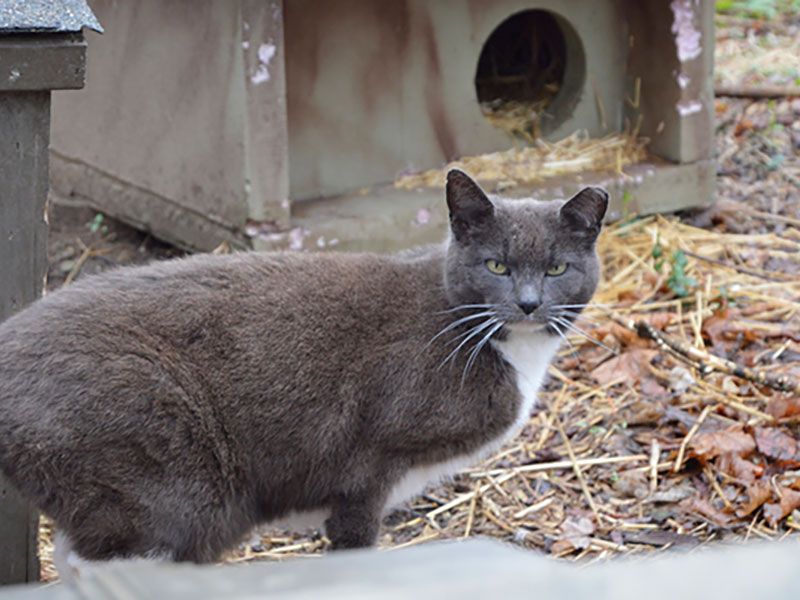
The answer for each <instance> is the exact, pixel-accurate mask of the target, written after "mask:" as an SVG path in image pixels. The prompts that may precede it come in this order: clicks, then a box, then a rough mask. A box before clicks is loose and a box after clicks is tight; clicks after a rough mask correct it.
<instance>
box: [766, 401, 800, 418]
mask: <svg viewBox="0 0 800 600" xmlns="http://www.w3.org/2000/svg"><path fill="white" fill-rule="evenodd" d="M766 413H767V414H769V415H772V416H773V417H775V418H776V419H783V418H785V417H793V416H795V415H800V397H798V396H793V397H791V398H784V397H780V396H779V397H777V398H773V399H772V400H770V401H769V404H767V409H766Z"/></svg>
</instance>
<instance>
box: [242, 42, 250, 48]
mask: <svg viewBox="0 0 800 600" xmlns="http://www.w3.org/2000/svg"><path fill="white" fill-rule="evenodd" d="M249 47H250V42H249V41H248V40H245V41H243V42H242V48H244V49H245V50H247V49H248V48H249Z"/></svg>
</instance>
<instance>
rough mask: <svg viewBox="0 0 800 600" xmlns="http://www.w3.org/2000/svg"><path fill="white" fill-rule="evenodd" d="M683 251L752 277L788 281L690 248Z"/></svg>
mask: <svg viewBox="0 0 800 600" xmlns="http://www.w3.org/2000/svg"><path fill="white" fill-rule="evenodd" d="M683 253H684V254H685V255H686V256H691V257H692V258H696V259H697V260H702V261H703V262H707V263H710V264H712V265H717V266H718V267H725V268H727V269H733V270H734V271H738V272H739V273H741V274H742V275H750V276H751V277H758V278H759V279H765V280H766V281H775V282H778V281H786V280H785V279H778V278H776V277H775V276H774V274H772V273H769V274H767V273H764V272H760V271H756V270H754V269H748V268H746V267H740V266H739V265H732V264H730V263H726V262H725V261H722V260H717V259H716V258H711V257H708V256H703V255H702V254H697V253H696V252H691V251H689V250H684V251H683Z"/></svg>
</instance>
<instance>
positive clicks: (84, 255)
mask: <svg viewBox="0 0 800 600" xmlns="http://www.w3.org/2000/svg"><path fill="white" fill-rule="evenodd" d="M93 253H94V250H93V249H92V247H91V246H85V247H84V249H83V252H81V255H80V257H79V258H78V260H77V261H76V262H75V264H74V265H73V267H72V269H71V270H70V272H69V274H68V275H67V277H66V279H64V285H65V286H66V285H69V284H70V283H72V282H73V280H74V279H75V278H76V277H77V276H78V274H79V273H80V272H81V269H82V268H83V265H85V264H86V261H87V260H89V258H91V256H92V254H93Z"/></svg>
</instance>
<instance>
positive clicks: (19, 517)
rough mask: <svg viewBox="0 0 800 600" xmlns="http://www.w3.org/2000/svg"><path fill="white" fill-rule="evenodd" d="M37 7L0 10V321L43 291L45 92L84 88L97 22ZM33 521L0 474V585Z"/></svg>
mask: <svg viewBox="0 0 800 600" xmlns="http://www.w3.org/2000/svg"><path fill="white" fill-rule="evenodd" d="M37 5H38V8H37ZM41 8H42V5H41V3H36V4H34V3H30V4H27V3H17V4H14V3H12V6H11V7H9V8H8V9H6V10H4V11H2V12H0V321H2V320H3V319H6V318H7V317H9V316H11V315H12V314H14V313H15V312H17V311H18V310H20V309H21V308H22V307H24V306H25V305H26V304H28V303H30V302H33V301H34V300H36V299H37V298H38V297H39V296H41V294H42V291H43V289H44V284H45V278H46V276H47V214H46V213H47V189H48V168H47V167H48V149H49V142H50V91H51V90H53V89H76V88H81V87H83V83H84V65H85V56H86V43H85V42H84V39H83V35H82V34H81V33H80V31H81V29H82V28H83V27H84V26H85V25H88V26H90V27H99V26H98V25H97V23H96V21H93V16H91V11H88V7H86V5H85V3H84V2H83V0H80V1H76V0H58V1H56V2H53V3H52V6H50V7H49V8H50V9H52V10H49V11H44V10H41ZM83 17H86V18H88V17H91V19H90V20H88V21H87V20H83ZM51 19H53V20H54V21H53V22H51V21H50V20H51ZM39 30H46V32H39ZM0 418H2V415H0ZM38 523H39V519H38V515H37V514H36V512H35V511H34V510H32V509H31V508H30V507H29V506H28V504H27V503H26V502H25V501H24V499H23V498H22V497H20V495H19V493H18V492H17V491H16V490H15V489H14V488H13V487H12V486H10V485H9V484H8V482H6V481H5V480H4V479H3V478H2V476H0V584H8V583H21V582H25V581H36V580H37V579H38V578H39V561H38V557H37V553H36V549H37V533H38Z"/></svg>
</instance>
